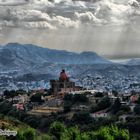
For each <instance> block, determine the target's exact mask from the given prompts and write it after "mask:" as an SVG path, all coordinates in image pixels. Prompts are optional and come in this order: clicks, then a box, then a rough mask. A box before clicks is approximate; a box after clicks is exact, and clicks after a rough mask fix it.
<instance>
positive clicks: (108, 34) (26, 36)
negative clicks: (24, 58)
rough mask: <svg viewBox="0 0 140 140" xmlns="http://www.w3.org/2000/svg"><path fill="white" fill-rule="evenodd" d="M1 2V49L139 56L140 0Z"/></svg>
mask: <svg viewBox="0 0 140 140" xmlns="http://www.w3.org/2000/svg"><path fill="white" fill-rule="evenodd" d="M92 1H94V2H83V1H74V2H73V1H72V0H53V1H51V0H50V1H48V0H0V44H2V45H3V44H7V43H10V42H18V43H22V44H35V45H39V46H42V47H47V48H52V49H59V50H68V51H74V52H83V51H94V52H96V53H98V54H100V55H103V56H105V57H107V58H110V59H123V58H134V57H140V0H137V1H136V0H96V2H95V0H92Z"/></svg>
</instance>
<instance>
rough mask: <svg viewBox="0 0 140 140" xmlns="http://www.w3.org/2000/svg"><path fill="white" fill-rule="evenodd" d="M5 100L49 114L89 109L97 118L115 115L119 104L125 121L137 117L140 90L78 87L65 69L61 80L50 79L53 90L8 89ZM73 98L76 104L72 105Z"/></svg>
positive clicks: (120, 116)
mask: <svg viewBox="0 0 140 140" xmlns="http://www.w3.org/2000/svg"><path fill="white" fill-rule="evenodd" d="M98 79H99V78H98ZM72 98H74V99H72ZM1 99H4V100H8V101H9V102H12V105H13V106H14V107H16V108H17V110H23V111H26V112H27V113H28V114H32V115H39V116H40V115H47V116H48V115H51V114H52V113H58V112H60V113H61V112H70V114H71V115H72V114H74V113H76V112H80V111H85V112H89V113H90V116H91V117H92V118H94V119H98V118H111V117H112V116H113V113H112V107H113V105H116V104H117V105H118V107H119V108H118V111H117V113H118V115H119V118H120V119H121V120H123V121H125V119H126V118H127V117H130V116H131V117H133V116H136V112H137V111H136V110H137V106H138V105H137V104H139V103H138V102H140V96H139V92H136V91H133V92H131V93H127V94H126V93H122V92H120V93H119V92H117V91H112V92H105V91H103V90H97V89H96V90H93V89H92V90H91V89H86V88H83V87H80V86H76V85H75V82H72V81H71V80H70V78H69V77H68V76H67V74H66V72H65V70H64V69H63V70H62V71H61V72H60V76H59V79H58V80H55V79H54V80H53V79H52V80H50V89H38V90H30V91H28V92H27V91H24V90H17V91H15V90H11V91H8V90H5V91H4V92H3V94H2V96H1ZM72 100H74V103H73V101H72ZM71 101H72V104H70V105H69V102H71ZM115 109H116V108H115ZM68 114H69V113H68ZM71 115H70V116H71Z"/></svg>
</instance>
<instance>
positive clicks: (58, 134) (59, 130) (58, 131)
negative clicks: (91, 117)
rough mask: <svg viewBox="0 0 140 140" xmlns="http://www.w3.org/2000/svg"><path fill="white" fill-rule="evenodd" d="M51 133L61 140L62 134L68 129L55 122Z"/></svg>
mask: <svg viewBox="0 0 140 140" xmlns="http://www.w3.org/2000/svg"><path fill="white" fill-rule="evenodd" d="M49 132H50V134H51V135H53V136H55V137H56V138H57V139H58V140H60V139H61V136H62V134H63V133H65V132H66V127H65V126H64V124H62V123H60V122H54V123H53V124H51V126H50V129H49Z"/></svg>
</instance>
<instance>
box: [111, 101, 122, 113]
mask: <svg viewBox="0 0 140 140" xmlns="http://www.w3.org/2000/svg"><path fill="white" fill-rule="evenodd" d="M120 107H121V102H120V99H119V98H117V99H116V100H115V102H114V104H113V105H112V107H111V112H112V113H113V114H116V113H117V112H118V111H119V110H120Z"/></svg>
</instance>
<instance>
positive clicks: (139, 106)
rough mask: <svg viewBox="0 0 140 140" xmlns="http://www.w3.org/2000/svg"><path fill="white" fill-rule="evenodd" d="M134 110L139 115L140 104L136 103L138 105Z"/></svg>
mask: <svg viewBox="0 0 140 140" xmlns="http://www.w3.org/2000/svg"><path fill="white" fill-rule="evenodd" d="M134 112H135V113H136V114H137V115H140V105H136V106H135V108H134Z"/></svg>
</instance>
